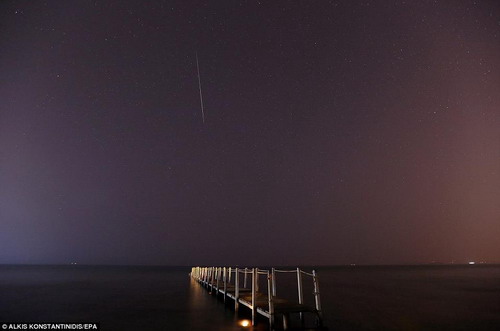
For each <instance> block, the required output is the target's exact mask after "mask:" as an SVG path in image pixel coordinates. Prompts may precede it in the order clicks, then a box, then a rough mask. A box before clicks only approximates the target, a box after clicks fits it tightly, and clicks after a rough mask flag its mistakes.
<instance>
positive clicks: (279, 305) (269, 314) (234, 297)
mask: <svg viewBox="0 0 500 331" xmlns="http://www.w3.org/2000/svg"><path fill="white" fill-rule="evenodd" d="M277 273H295V274H296V278H297V293H298V296H297V301H296V302H294V301H290V300H286V299H282V298H279V297H277V296H276V274H277ZM190 275H191V277H192V278H193V279H194V280H195V281H197V282H198V283H200V284H201V285H202V286H203V287H205V288H206V289H207V290H208V291H209V292H210V293H215V295H217V296H219V295H222V296H223V300H224V303H228V302H232V303H233V304H234V310H235V311H238V309H239V308H240V306H244V307H248V308H249V309H250V310H251V313H252V325H255V319H256V317H257V314H259V315H262V316H264V317H265V318H267V319H269V327H270V329H271V330H274V329H275V319H276V317H277V316H280V317H281V318H282V321H283V329H284V330H287V329H288V328H289V327H290V315H291V314H298V315H299V319H300V321H301V323H302V325H303V323H304V314H306V313H309V314H314V316H315V320H316V327H317V328H318V329H323V317H322V313H321V300H320V293H319V283H318V276H317V274H316V271H315V270H313V271H312V273H308V272H305V271H303V270H301V269H300V268H297V269H293V270H280V269H275V268H271V269H269V270H264V269H258V268H232V267H193V268H192V269H191V274H190ZM303 276H306V277H307V276H308V277H311V278H312V282H313V293H312V294H313V296H314V302H315V306H314V307H310V306H307V305H305V304H304V291H303V284H302V278H303ZM259 277H260V278H262V277H265V278H266V280H267V281H266V283H267V284H266V286H265V291H264V292H262V291H260V286H259Z"/></svg>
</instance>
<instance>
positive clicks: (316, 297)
mask: <svg viewBox="0 0 500 331" xmlns="http://www.w3.org/2000/svg"><path fill="white" fill-rule="evenodd" d="M312 274H313V283H314V302H315V303H316V310H317V311H318V318H319V323H318V324H319V325H320V326H322V325H323V316H322V315H323V314H322V312H321V298H320V296H319V281H318V275H316V270H313V271H312Z"/></svg>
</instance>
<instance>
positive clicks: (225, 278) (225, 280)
mask: <svg viewBox="0 0 500 331" xmlns="http://www.w3.org/2000/svg"><path fill="white" fill-rule="evenodd" d="M223 272H224V277H223V278H224V303H226V296H227V271H226V267H224V271H223Z"/></svg>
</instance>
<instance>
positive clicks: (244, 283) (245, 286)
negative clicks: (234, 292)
mask: <svg viewBox="0 0 500 331" xmlns="http://www.w3.org/2000/svg"><path fill="white" fill-rule="evenodd" d="M243 288H247V268H245V278H243Z"/></svg>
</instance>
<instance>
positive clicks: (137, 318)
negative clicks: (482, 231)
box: [0, 265, 500, 330]
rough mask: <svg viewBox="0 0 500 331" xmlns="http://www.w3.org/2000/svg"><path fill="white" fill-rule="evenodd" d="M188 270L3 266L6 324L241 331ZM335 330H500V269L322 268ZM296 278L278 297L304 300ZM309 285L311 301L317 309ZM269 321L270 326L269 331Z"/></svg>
mask: <svg viewBox="0 0 500 331" xmlns="http://www.w3.org/2000/svg"><path fill="white" fill-rule="evenodd" d="M188 272H189V268H172V267H109V266H106V267H104V266H5V265H4V266H0V321H12V322H19V323H21V322H24V323H26V322H58V323H61V322H100V324H101V330H241V329H242V328H241V327H240V326H238V321H239V320H240V319H242V318H244V317H246V314H245V311H242V313H241V314H240V316H237V315H236V314H235V313H234V312H233V311H232V309H230V308H225V307H224V304H223V303H222V302H220V301H217V300H216V299H215V298H214V297H211V296H209V295H208V294H207V292H206V291H205V290H204V289H202V288H201V287H200V286H199V285H198V284H197V283H195V282H193V281H191V279H190V278H189V277H188ZM319 277H320V289H321V296H322V305H323V310H324V314H325V320H326V324H327V325H328V327H329V328H330V330H500V266H488V265H481V266H478V265H476V266H413V267H411V266H405V267H357V266H356V267H331V268H320V269H319ZM295 284H296V283H295V277H294V275H293V274H279V275H278V276H277V288H278V296H280V297H287V296H288V297H290V298H294V297H295V296H296V293H297V292H296V288H295ZM311 285H312V284H311V282H310V279H308V278H306V277H305V278H304V293H305V294H304V295H305V299H306V303H312V302H313V298H312V295H311V293H312V286H311ZM265 325H266V323H265V321H263V322H262V323H261V326H260V329H262V327H263V326H265Z"/></svg>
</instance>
